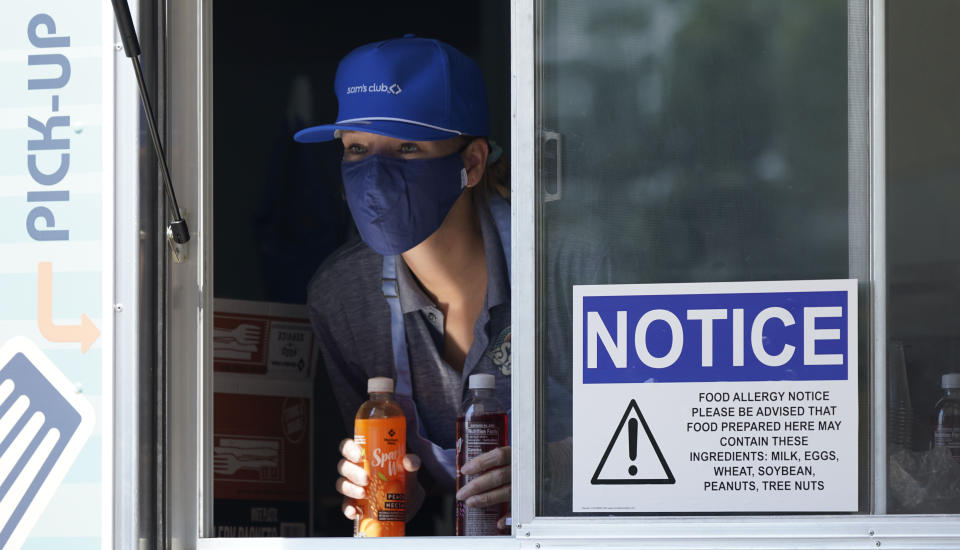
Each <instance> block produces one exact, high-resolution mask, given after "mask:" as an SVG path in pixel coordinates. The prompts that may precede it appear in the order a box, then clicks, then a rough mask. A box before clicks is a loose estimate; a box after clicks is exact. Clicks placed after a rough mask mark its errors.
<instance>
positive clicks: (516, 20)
mask: <svg viewBox="0 0 960 550" xmlns="http://www.w3.org/2000/svg"><path fill="white" fill-rule="evenodd" d="M537 2H538V0H511V38H510V40H511V111H512V112H511V114H512V119H511V120H512V128H511V137H512V144H511V147H512V149H511V154H512V162H513V167H512V174H511V175H512V183H511V186H512V197H513V198H512V202H511V216H512V220H513V224H512V228H511V232H512V239H513V243H514V244H513V246H512V258H511V261H512V265H513V266H514V269H513V270H512V271H513V285H512V290H511V292H512V300H513V304H514V306H513V311H512V325H513V331H514V333H513V334H514V335H513V350H512V351H513V361H514V364H515V365H517V366H519V368H516V369H514V381H513V389H512V402H513V403H512V405H513V407H512V409H513V414H512V418H513V420H512V422H513V425H512V427H511V428H512V430H513V433H514V437H513V438H512V439H513V442H514V446H513V460H514V464H515V466H514V467H513V469H512V483H513V485H512V486H513V500H512V507H513V526H512V532H513V537H496V538H471V539H469V544H470V545H471V547H476V548H521V547H523V548H526V547H536V548H540V547H541V545H553V546H558V545H562V546H564V547H582V548H593V547H596V546H597V544H598V543H600V542H601V541H602V543H603V544H606V545H610V546H627V545H629V546H631V547H648V546H650V547H657V548H687V549H691V548H751V547H763V548H798V547H808V548H812V547H816V548H838V549H839V548H876V547H882V548H944V547H946V546H947V545H949V544H954V545H956V544H957V543H958V542H960V521H957V518H956V516H947V515H932V516H903V515H897V516H884V515H848V516H837V515H825V516H809V515H807V516H775V517H773V516H765V517H756V516H723V517H718V516H713V517H705V516H694V517H689V516H688V517H564V518H555V517H543V516H537V515H536V437H535V435H536V411H537V399H536V396H537V395H536V373H535V372H534V369H533V366H534V365H536V352H537V349H536V333H537V326H536V322H537V318H536V290H537V269H536V267H537V259H536V252H537V247H536V244H537V243H536V239H537V237H536V235H537V232H536V225H537V216H538V208H537V204H538V203H537V189H536V186H537V181H536V180H537V172H536V170H537V148H538V147H537V146H538V143H539V139H538V137H537V135H536V116H537V113H536V107H537V103H536V100H537V95H536V86H537V82H538V79H537V72H536V71H537V69H536V57H535V56H536V43H537V33H538V32H539V27H538V20H537V14H538V12H537V10H536V7H537ZM212 4H213V2H212V0H181V1H178V2H171V3H169V4H168V5H167V9H168V13H167V36H166V43H167V47H168V48H169V49H168V55H167V60H168V63H167V67H166V69H167V71H168V73H169V78H168V82H171V83H173V85H172V86H169V87H168V90H167V95H166V103H165V104H166V109H167V111H166V112H167V120H168V121H169V125H168V133H167V136H168V142H175V143H176V144H177V146H176V147H170V148H169V152H170V157H171V158H170V161H171V167H172V170H173V181H174V184H175V185H176V187H177V192H178V196H179V197H181V200H182V203H181V204H182V206H183V210H184V212H185V213H186V214H187V216H188V218H191V219H190V224H191V227H192V229H193V233H194V240H193V241H192V242H191V243H189V244H188V245H186V246H185V247H184V252H185V253H186V256H185V260H184V261H183V262H181V263H175V262H173V261H172V260H171V261H170V262H169V263H168V265H167V266H166V270H167V271H166V281H167V296H168V297H169V300H168V302H167V304H166V307H165V315H164V314H161V319H160V321H161V322H163V326H164V330H165V333H166V343H165V344H166V358H167V362H166V372H167V376H168V378H167V388H166V392H167V396H168V398H167V399H168V401H167V407H166V411H167V412H166V415H167V416H166V427H167V431H166V440H167V446H166V449H167V454H166V457H165V458H166V464H167V468H168V470H167V475H166V479H167V486H166V487H165V488H164V492H165V501H166V502H165V505H166V506H165V514H164V515H165V517H166V520H167V521H166V526H165V528H166V533H167V538H168V540H169V541H170V544H171V545H172V546H173V547H180V548H199V549H201V550H214V549H221V548H224V549H226V548H229V549H231V550H240V549H247V548H250V549H253V548H257V549H263V548H266V549H274V548H275V549H280V548H283V549H299V548H304V549H306V548H343V547H351V548H353V547H358V546H357V545H364V544H366V545H369V544H371V543H368V542H362V541H359V540H356V539H349V538H302V539H287V538H250V539H228V538H210V535H212V533H213V529H212V525H213V521H212V519H213V518H212V504H213V502H212V471H211V461H210V457H211V451H212V449H211V444H212V443H211V441H210V440H211V438H209V437H208V436H209V434H210V433H211V424H212V414H211V413H212V406H211V405H212V368H211V367H212V360H211V359H212V358H211V349H210V348H209V345H207V344H206V341H207V340H208V336H209V335H210V334H211V330H212V311H213V293H212V292H211V288H212V281H213V268H214V266H213V262H212V259H213V258H212V242H213V240H212V237H213V236H212V230H213V209H212V199H213V196H212V192H213V191H212V189H213V179H212V178H213V174H212V164H213V163H212V161H211V159H212V155H213V143H212V136H213V133H212V122H213V111H212V109H213V104H212V97H213V96H212V87H213V72H212V67H211V62H212V53H213V52H212V31H213V29H212V18H211V14H212ZM849 5H852V6H853V5H856V6H860V7H861V9H862V11H863V13H862V14H861V15H862V16H863V17H866V18H868V21H869V25H868V27H869V28H868V33H867V36H866V37H865V41H864V42H863V46H864V47H866V48H868V50H869V51H868V53H867V55H868V58H869V70H868V74H867V75H865V84H866V85H867V86H868V88H869V98H870V100H869V113H868V117H867V119H868V120H867V121H866V123H865V124H866V125H865V126H864V128H865V129H866V130H865V131H866V137H867V138H868V139H867V141H868V143H867V144H866V146H867V149H868V151H867V155H868V157H867V158H868V161H867V166H866V167H865V168H866V169H867V170H868V171H869V181H868V183H867V185H868V187H867V188H866V191H867V192H869V193H870V201H869V204H870V208H869V212H864V213H863V215H869V216H870V220H869V227H870V233H871V234H870V236H869V242H870V250H869V251H861V252H865V253H866V256H865V257H863V261H864V262H866V263H865V264H863V265H868V266H869V267H868V268H866V269H868V271H869V273H863V275H862V277H865V278H867V280H866V281H863V284H867V285H868V287H869V291H868V292H867V295H868V297H869V298H868V299H869V301H870V306H871V307H870V309H869V311H870V312H871V313H870V315H871V318H870V320H869V326H870V330H871V336H870V338H871V340H870V348H871V350H872V357H870V358H869V359H867V360H869V361H871V362H872V365H873V367H874V368H873V369H872V370H871V373H872V378H871V381H870V382H869V384H870V388H871V392H872V394H873V399H872V401H871V403H869V404H867V406H869V407H871V410H872V415H871V416H872V418H873V420H874V425H873V428H872V429H873V443H872V445H871V447H870V452H871V453H872V455H873V458H872V459H871V461H872V467H871V471H870V483H871V487H872V489H873V491H872V492H871V493H870V494H871V495H872V502H871V506H872V507H873V510H875V511H876V513H878V514H882V513H883V512H884V511H885V509H884V506H883V503H884V501H885V499H886V467H885V458H884V459H881V460H877V459H876V457H886V446H885V403H884V399H885V395H886V392H885V389H886V388H885V378H886V377H885V368H884V365H885V363H886V361H885V356H886V346H885V341H886V318H885V316H886V307H885V305H886V287H885V285H886V273H885V270H886V265H885V261H886V257H885V245H886V243H885V237H884V236H885V202H884V198H885V194H884V188H885V149H884V148H885V134H884V132H885V126H884V101H885V95H884V77H885V76H884V47H885V38H884V21H885V20H884V0H850V4H849ZM851 45H853V44H851ZM171 140H172V141H171ZM853 146H854V145H853V144H851V147H853ZM851 240H853V239H851ZM851 252H856V251H851ZM853 257H854V254H851V258H853ZM851 273H857V274H858V275H857V276H858V277H860V276H861V275H860V274H859V273H860V271H858V270H856V269H854V268H853V267H852V269H851ZM166 321H169V322H166ZM191 366H192V367H194V368H189V367H191ZM119 443H121V442H118V444H119ZM463 542H466V541H465V540H464V539H462V538H452V537H431V538H414V537H411V538H406V539H389V540H386V539H384V540H380V541H379V542H378V543H373V544H381V545H384V546H386V547H390V548H424V547H426V548H433V547H436V548H439V547H447V546H449V545H450V544H455V543H460V544H462V543H463Z"/></svg>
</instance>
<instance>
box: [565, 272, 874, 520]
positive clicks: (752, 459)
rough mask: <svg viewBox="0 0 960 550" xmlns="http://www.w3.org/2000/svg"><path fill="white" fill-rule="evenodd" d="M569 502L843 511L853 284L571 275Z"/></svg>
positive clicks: (849, 455) (851, 441)
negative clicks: (640, 280)
mask: <svg viewBox="0 0 960 550" xmlns="http://www.w3.org/2000/svg"><path fill="white" fill-rule="evenodd" d="M573 305H574V318H573V362H574V364H573V372H574V387H573V417H574V418H573V481H574V482H573V511H574V512H657V513H670V512H675V513H683V512H845V511H856V510H857V508H858V502H857V482H858V475H857V460H858V457H857V444H858V428H857V417H858V401H857V395H858V393H857V281H856V280H828V281H777V282H738V283H688V284H669V285H664V284H657V285H593V286H575V287H574V288H573Z"/></svg>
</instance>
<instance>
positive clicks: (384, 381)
mask: <svg viewBox="0 0 960 550" xmlns="http://www.w3.org/2000/svg"><path fill="white" fill-rule="evenodd" d="M392 391H393V378H387V377H386V376H377V377H374V378H371V379H369V380H367V393H373V392H392Z"/></svg>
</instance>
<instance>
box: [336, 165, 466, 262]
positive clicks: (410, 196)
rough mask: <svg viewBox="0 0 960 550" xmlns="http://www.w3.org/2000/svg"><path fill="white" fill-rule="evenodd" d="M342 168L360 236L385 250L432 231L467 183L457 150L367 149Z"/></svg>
mask: <svg viewBox="0 0 960 550" xmlns="http://www.w3.org/2000/svg"><path fill="white" fill-rule="evenodd" d="M341 173H342V174H343V184H344V187H345V188H346V191H347V205H348V206H349V207H350V213H351V214H353V220H354V221H355V222H356V224H357V230H358V231H360V238H362V239H363V242H365V243H367V245H368V246H369V247H370V248H372V249H373V250H374V251H376V252H377V253H378V254H382V255H384V256H394V255H397V254H400V253H401V252H405V251H407V250H410V249H411V248H413V247H415V246H417V245H418V244H420V243H422V242H423V241H424V240H426V238H427V237H429V236H430V235H432V234H433V232H434V231H436V230H437V229H438V228H439V227H440V224H442V223H443V220H444V218H446V217H447V213H449V212H450V209H451V208H452V207H453V203H454V202H456V200H457V198H458V197H459V196H460V193H461V192H462V191H463V188H464V187H466V183H467V171H466V169H465V168H464V166H463V160H461V158H460V153H454V154H452V155H449V156H446V157H440V158H432V159H403V158H396V157H385V156H381V155H370V156H369V157H367V158H365V159H363V160H358V161H355V162H344V163H343V164H342V166H341Z"/></svg>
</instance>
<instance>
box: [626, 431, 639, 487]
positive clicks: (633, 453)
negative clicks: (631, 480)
mask: <svg viewBox="0 0 960 550" xmlns="http://www.w3.org/2000/svg"><path fill="white" fill-rule="evenodd" d="M627 430H628V432H627V435H628V436H629V437H630V460H631V461H632V460H636V459H637V419H636V418H631V419H630V422H629V423H628V424H627ZM627 471H628V472H630V475H632V476H635V475H637V467H636V466H634V465H633V464H631V465H630V467H629V468H627Z"/></svg>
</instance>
